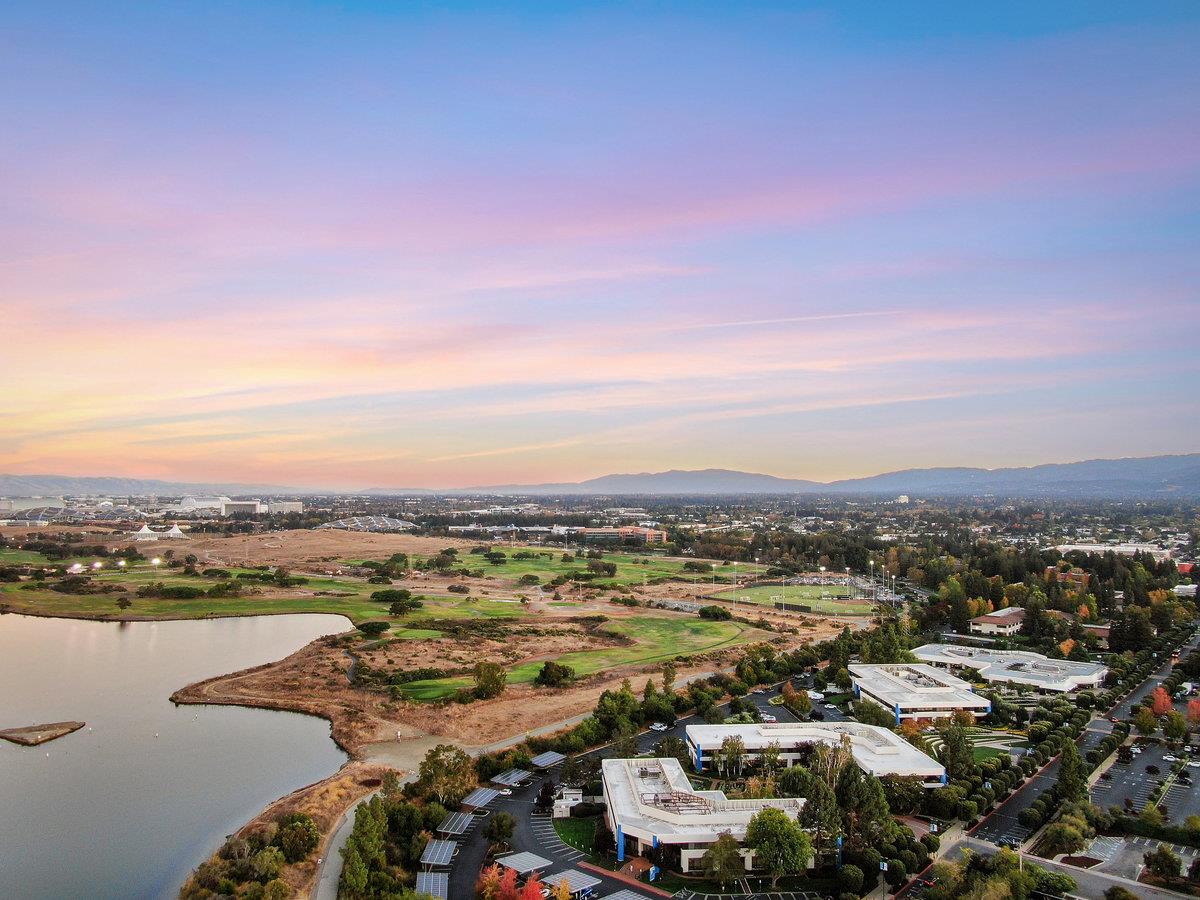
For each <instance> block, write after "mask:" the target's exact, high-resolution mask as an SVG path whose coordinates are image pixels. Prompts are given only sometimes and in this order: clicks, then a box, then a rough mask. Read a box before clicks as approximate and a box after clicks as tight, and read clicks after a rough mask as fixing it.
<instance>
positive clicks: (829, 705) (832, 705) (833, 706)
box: [825, 703, 837, 709]
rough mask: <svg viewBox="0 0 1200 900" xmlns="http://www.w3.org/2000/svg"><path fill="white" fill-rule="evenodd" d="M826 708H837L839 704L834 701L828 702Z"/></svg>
mask: <svg viewBox="0 0 1200 900" xmlns="http://www.w3.org/2000/svg"><path fill="white" fill-rule="evenodd" d="M825 708H826V709H837V706H836V705H835V704H833V703H826V704H825Z"/></svg>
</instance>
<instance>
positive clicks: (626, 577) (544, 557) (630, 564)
mask: <svg viewBox="0 0 1200 900" xmlns="http://www.w3.org/2000/svg"><path fill="white" fill-rule="evenodd" d="M494 549H495V550H497V551H499V552H501V553H504V554H506V555H507V557H508V559H507V560H506V561H505V562H504V563H502V564H501V565H498V566H495V565H492V564H491V563H490V562H488V560H486V559H484V558H483V556H482V555H480V554H477V553H460V554H459V555H458V558H459V560H460V561H461V563H462V564H463V565H464V566H466V567H467V568H470V569H482V570H483V572H484V574H485V575H492V576H495V577H497V578H506V579H513V580H516V579H519V578H520V577H521V576H522V575H536V576H538V578H540V579H541V580H542V582H543V583H544V582H547V581H550V580H551V579H553V578H556V577H557V576H559V575H570V574H571V573H573V572H584V571H587V564H588V562H589V560H588V558H587V557H586V556H584V557H576V556H574V555H573V554H572V556H571V560H570V561H569V562H564V561H563V559H562V556H563V551H562V550H550V549H545V548H536V547H535V548H530V547H500V546H496V547H494ZM521 552H532V553H537V554H538V557H537V558H536V559H513V555H514V554H516V553H521ZM601 561H602V562H611V563H616V564H617V574H616V575H615V576H614V577H612V578H597V579H595V580H594V581H590V582H588V584H590V585H593V586H595V587H606V588H608V587H625V586H629V585H637V584H641V583H642V579H643V578H644V579H645V580H646V581H647V582H654V581H661V580H663V579H668V578H682V579H684V580H691V579H692V578H693V577H695V578H697V579H698V580H699V581H700V582H701V583H703V582H705V581H708V582H709V583H711V582H712V575H711V574H703V573H694V572H685V571H684V569H683V565H684V563H685V562H687V560H683V559H672V558H667V557H665V556H655V555H653V554H639V553H605V554H604V556H603V557H602V559H601ZM347 562H351V563H356V562H360V561H359V560H348V561H347ZM764 571H766V567H765V566H758V565H754V564H753V563H741V564H739V565H738V566H737V573H738V575H739V576H745V575H749V574H756V573H759V572H764ZM733 575H734V566H733V564H732V563H730V564H729V565H727V566H725V565H721V564H720V563H717V568H716V576H717V582H718V584H719V583H722V582H724V583H726V584H730V583H732V582H733Z"/></svg>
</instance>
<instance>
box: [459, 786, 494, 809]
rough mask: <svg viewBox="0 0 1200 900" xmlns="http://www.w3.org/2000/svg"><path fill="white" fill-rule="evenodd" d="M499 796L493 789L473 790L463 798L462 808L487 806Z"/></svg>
mask: <svg viewBox="0 0 1200 900" xmlns="http://www.w3.org/2000/svg"><path fill="white" fill-rule="evenodd" d="M499 796H500V792H499V791H498V790H496V789H495V788H475V790H473V791H471V793H469V794H467V796H465V797H463V801H462V805H463V806H471V807H478V806H487V805H488V804H489V803H491V802H492V801H493V800H495V799H496V798H497V797H499Z"/></svg>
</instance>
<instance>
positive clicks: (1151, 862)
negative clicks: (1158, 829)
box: [1142, 844, 1182, 878]
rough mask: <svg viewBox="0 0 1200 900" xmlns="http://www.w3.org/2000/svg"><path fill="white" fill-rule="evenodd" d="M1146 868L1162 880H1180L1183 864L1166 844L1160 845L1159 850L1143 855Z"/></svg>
mask: <svg viewBox="0 0 1200 900" xmlns="http://www.w3.org/2000/svg"><path fill="white" fill-rule="evenodd" d="M1142 861H1143V862H1144V863H1145V864H1146V868H1147V869H1149V870H1150V871H1151V872H1152V873H1153V874H1155V875H1157V876H1159V877H1160V878H1178V877H1179V869H1180V866H1181V865H1182V863H1181V862H1180V859H1179V857H1178V856H1176V855H1175V854H1174V853H1172V852H1171V848H1170V847H1168V846H1166V845H1165V844H1159V845H1158V849H1157V850H1152V851H1150V852H1149V853H1145V854H1143V855H1142Z"/></svg>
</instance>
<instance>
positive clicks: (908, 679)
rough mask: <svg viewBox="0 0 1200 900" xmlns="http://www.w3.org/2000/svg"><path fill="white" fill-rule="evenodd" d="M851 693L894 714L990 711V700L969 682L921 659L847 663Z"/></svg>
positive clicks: (922, 717)
mask: <svg viewBox="0 0 1200 900" xmlns="http://www.w3.org/2000/svg"><path fill="white" fill-rule="evenodd" d="M850 679H851V681H852V682H853V684H854V693H855V695H856V696H857V697H858V698H859V699H861V700H867V701H869V702H871V703H877V704H879V705H880V706H882V707H883V708H884V709H886V710H887V711H888V712H890V713H892V714H893V715H894V716H895V717H896V724H897V725H899V724H900V722H901V721H903V720H904V719H912V720H915V721H919V722H923V721H931V720H934V719H945V718H949V717H950V716H952V715H953V714H954V713H956V712H967V713H970V714H971V715H972V716H975V717H976V718H979V717H980V716H986V715H987V714H988V713H989V712H991V711H992V703H991V701H990V700H988V699H987V698H986V697H981V696H979V695H978V694H976V693H975V692H974V691H972V690H971V685H970V684H968V683H967V682H965V681H963V680H962V679H961V678H956V677H954V676H953V675H950V674H949V673H947V672H945V671H938V670H937V669H935V668H934V667H933V666H930V665H925V664H923V663H894V664H889V665H864V664H861V663H856V664H852V665H851V666H850Z"/></svg>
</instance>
